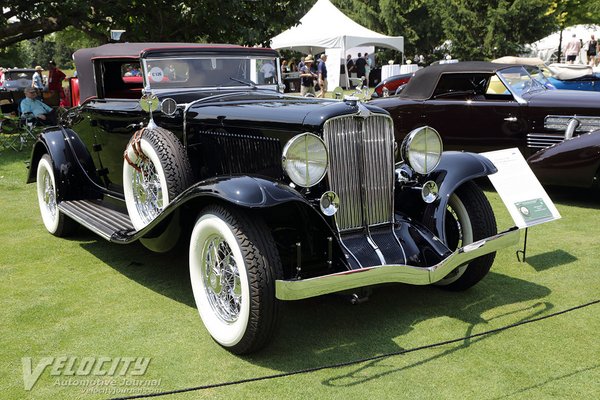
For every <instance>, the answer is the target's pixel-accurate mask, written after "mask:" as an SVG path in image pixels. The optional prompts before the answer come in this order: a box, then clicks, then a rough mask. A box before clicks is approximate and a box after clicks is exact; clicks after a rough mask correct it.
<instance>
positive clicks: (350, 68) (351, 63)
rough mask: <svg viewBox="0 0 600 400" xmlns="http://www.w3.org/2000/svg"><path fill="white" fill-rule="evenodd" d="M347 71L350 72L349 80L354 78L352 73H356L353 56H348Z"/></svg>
mask: <svg viewBox="0 0 600 400" xmlns="http://www.w3.org/2000/svg"><path fill="white" fill-rule="evenodd" d="M346 69H347V70H348V78H351V77H352V73H353V72H356V71H355V67H354V61H352V55H350V54H348V55H347V56H346Z"/></svg>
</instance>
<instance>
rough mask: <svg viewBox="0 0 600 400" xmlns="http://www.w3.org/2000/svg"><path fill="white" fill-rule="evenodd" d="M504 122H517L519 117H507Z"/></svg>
mask: <svg viewBox="0 0 600 400" xmlns="http://www.w3.org/2000/svg"><path fill="white" fill-rule="evenodd" d="M504 120H505V121H507V122H517V117H506V118H504Z"/></svg>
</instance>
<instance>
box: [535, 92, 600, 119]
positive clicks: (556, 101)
mask: <svg viewBox="0 0 600 400" xmlns="http://www.w3.org/2000/svg"><path fill="white" fill-rule="evenodd" d="M523 98H524V99H525V100H527V101H528V102H529V106H530V107H543V108H556V111H557V114H561V113H562V110H573V113H575V114H579V115H600V92H588V91H582V90H540V91H536V92H532V93H525V94H524V95H523ZM559 111H560V112H559Z"/></svg>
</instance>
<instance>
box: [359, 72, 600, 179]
mask: <svg viewBox="0 0 600 400" xmlns="http://www.w3.org/2000/svg"><path fill="white" fill-rule="evenodd" d="M390 94H391V93H390ZM370 103H371V104H373V105H376V106H378V107H382V108H384V109H385V110H387V111H389V113H390V115H391V117H392V118H393V120H394V128H395V132H396V140H398V141H400V140H402V139H403V138H404V137H405V136H406V135H407V134H408V133H409V132H410V131H412V130H413V129H415V128H416V127H419V126H423V125H429V126H431V127H432V128H434V129H436V130H437V131H439V132H440V134H441V135H442V138H443V140H444V146H445V148H446V149H450V150H467V151H474V152H483V151H490V150H498V149H502V148H507V147H518V148H519V150H520V151H521V153H522V154H523V155H524V156H525V157H526V158H528V160H527V161H528V163H529V165H530V166H531V168H532V169H533V171H534V172H535V174H536V176H537V177H538V179H539V180H540V181H541V182H542V183H545V184H553V185H564V186H577V187H587V188H589V187H593V186H596V187H597V186H598V183H599V180H600V134H599V133H591V132H594V131H596V130H598V129H600V93H598V92H589V91H581V90H577V91H576V90H550V89H548V88H547V87H546V86H544V85H543V84H541V83H540V82H539V81H538V80H536V79H533V78H532V77H531V75H530V74H529V73H528V72H527V70H526V68H525V67H524V66H521V65H514V64H499V63H488V62H479V61H473V62H459V63H454V64H440V65H433V66H429V67H427V68H423V69H421V70H419V71H417V72H415V74H414V76H413V77H412V78H411V79H410V81H409V82H408V83H407V84H406V86H404V88H403V90H402V92H401V93H400V94H398V95H396V96H390V97H386V98H381V99H375V100H373V101H371V102H370Z"/></svg>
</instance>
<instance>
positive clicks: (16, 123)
mask: <svg viewBox="0 0 600 400" xmlns="http://www.w3.org/2000/svg"><path fill="white" fill-rule="evenodd" d="M20 125H21V123H20V118H19V117H14V116H9V115H2V116H1V117H0V144H1V145H2V146H3V147H4V148H5V149H13V150H14V151H21V150H23V146H25V143H26V142H27V136H26V134H25V132H24V130H23V128H22V127H21V126H20Z"/></svg>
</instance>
